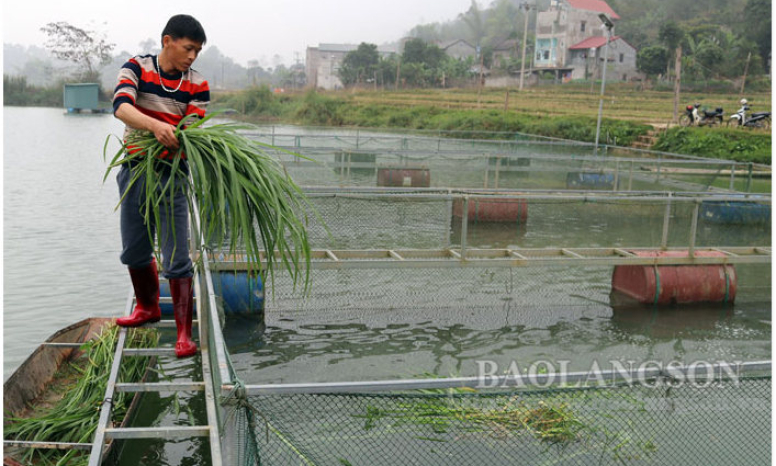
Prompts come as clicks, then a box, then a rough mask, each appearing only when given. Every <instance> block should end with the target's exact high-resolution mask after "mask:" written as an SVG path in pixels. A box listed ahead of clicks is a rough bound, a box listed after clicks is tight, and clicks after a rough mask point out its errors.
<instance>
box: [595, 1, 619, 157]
mask: <svg viewBox="0 0 776 466" xmlns="http://www.w3.org/2000/svg"><path fill="white" fill-rule="evenodd" d="M598 17H599V18H601V21H602V22H603V23H604V26H605V27H606V42H605V43H604V69H603V73H602V74H601V100H600V101H599V103H598V123H597V124H596V127H595V147H594V148H593V155H598V139H599V136H600V134H601V116H602V115H603V111H604V89H605V88H606V68H607V65H608V64H609V41H610V40H612V28H613V27H614V23H612V21H611V20H610V19H609V17H608V16H606V15H605V14H603V13H601V14H600V15H598Z"/></svg>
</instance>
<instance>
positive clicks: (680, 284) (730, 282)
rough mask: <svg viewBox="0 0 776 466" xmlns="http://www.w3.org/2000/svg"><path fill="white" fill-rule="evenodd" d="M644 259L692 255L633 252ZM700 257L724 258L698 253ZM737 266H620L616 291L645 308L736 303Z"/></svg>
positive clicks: (614, 280)
mask: <svg viewBox="0 0 776 466" xmlns="http://www.w3.org/2000/svg"><path fill="white" fill-rule="evenodd" d="M631 252H632V253H634V254H636V255H637V256H641V257H688V255H689V252H688V251H631ZM695 256H696V257H724V256H725V255H724V254H723V253H721V252H716V251H696V252H695ZM736 288H737V280H736V268H735V266H733V265H730V264H728V265H618V266H616V267H615V268H614V273H613V274H612V290H614V291H617V292H620V293H623V294H625V295H627V296H630V297H631V298H633V299H635V300H637V301H639V302H641V303H644V304H688V303H708V302H713V303H732V302H733V301H735V298H736Z"/></svg>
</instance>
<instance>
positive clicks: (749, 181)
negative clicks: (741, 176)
mask: <svg viewBox="0 0 776 466" xmlns="http://www.w3.org/2000/svg"><path fill="white" fill-rule="evenodd" d="M748 165H749V174H748V175H747V177H746V192H748V193H750V192H752V162H749V163H748Z"/></svg>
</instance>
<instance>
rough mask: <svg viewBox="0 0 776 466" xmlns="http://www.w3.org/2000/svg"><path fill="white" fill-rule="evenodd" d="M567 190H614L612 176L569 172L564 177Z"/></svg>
mask: <svg viewBox="0 0 776 466" xmlns="http://www.w3.org/2000/svg"><path fill="white" fill-rule="evenodd" d="M566 188H568V189H581V188H584V189H614V175H613V174H611V173H581V172H570V173H569V174H567V175H566Z"/></svg>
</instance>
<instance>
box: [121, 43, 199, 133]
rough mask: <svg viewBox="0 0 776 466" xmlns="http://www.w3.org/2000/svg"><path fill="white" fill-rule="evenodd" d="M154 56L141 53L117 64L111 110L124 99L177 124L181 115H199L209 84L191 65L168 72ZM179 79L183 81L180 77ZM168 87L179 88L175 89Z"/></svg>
mask: <svg viewBox="0 0 776 466" xmlns="http://www.w3.org/2000/svg"><path fill="white" fill-rule="evenodd" d="M155 59H156V57H155V56H154V55H144V56H137V57H133V58H130V59H129V61H127V62H126V63H125V64H124V66H122V67H121V71H119V76H118V84H117V85H116V89H115V91H114V93H113V112H114V113H115V112H116V110H117V109H118V108H119V105H121V104H123V103H128V104H131V105H134V106H135V107H136V108H137V109H138V110H140V111H141V112H142V113H144V114H146V115H148V116H150V117H153V118H156V119H157V120H161V121H164V122H166V123H169V124H171V125H177V124H178V123H180V121H181V120H182V119H183V117H184V116H186V115H190V114H194V115H197V116H198V117H200V118H202V117H204V116H205V109H206V108H207V104H208V102H209V101H210V87H209V86H208V83H207V81H206V80H205V78H204V77H203V76H202V75H201V74H199V73H198V72H197V71H195V70H193V69H189V70H188V71H186V72H185V73H183V75H182V76H181V74H180V73H178V74H175V75H170V74H167V73H165V72H164V71H160V70H158V69H157V68H156V60H155ZM181 79H183V82H181V81H180V80H181ZM160 80H161V82H163V83H164V87H166V88H167V89H169V90H174V89H176V88H178V84H179V83H180V88H179V89H178V90H177V91H175V92H168V91H167V90H165V89H164V88H163V87H162V85H161V84H160ZM132 131H135V129H134V128H131V127H129V126H127V127H126V129H125V130H124V139H126V138H127V136H129V135H130V134H131V133H132Z"/></svg>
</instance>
